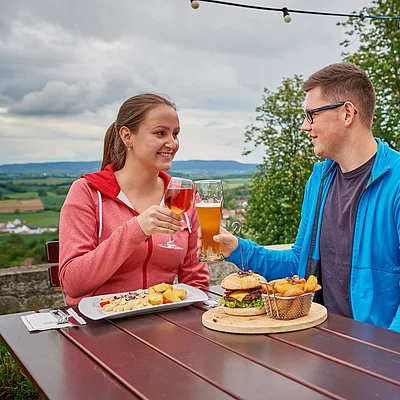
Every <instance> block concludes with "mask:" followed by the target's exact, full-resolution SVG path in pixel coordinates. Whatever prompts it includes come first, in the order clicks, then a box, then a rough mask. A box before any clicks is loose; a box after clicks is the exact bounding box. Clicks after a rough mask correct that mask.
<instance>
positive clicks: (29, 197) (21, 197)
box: [7, 192, 39, 200]
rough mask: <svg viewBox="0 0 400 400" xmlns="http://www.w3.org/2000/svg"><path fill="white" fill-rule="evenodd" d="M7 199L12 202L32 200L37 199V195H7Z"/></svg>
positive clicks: (26, 193)
mask: <svg viewBox="0 0 400 400" xmlns="http://www.w3.org/2000/svg"><path fill="white" fill-rule="evenodd" d="M7 197H8V198H9V199H12V200H34V199H38V198H39V195H38V194H37V192H25V193H13V194H9V195H7Z"/></svg>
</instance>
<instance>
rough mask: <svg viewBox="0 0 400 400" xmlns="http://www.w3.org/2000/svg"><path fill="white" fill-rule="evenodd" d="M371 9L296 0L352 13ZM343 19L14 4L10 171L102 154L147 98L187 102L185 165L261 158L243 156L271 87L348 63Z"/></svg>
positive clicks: (4, 45) (7, 40) (42, 1)
mask: <svg viewBox="0 0 400 400" xmlns="http://www.w3.org/2000/svg"><path fill="white" fill-rule="evenodd" d="M249 3H250V2H249ZM251 3H252V4H257V2H251ZM258 3H259V4H262V5H265V4H263V3H262V2H261V1H259V2H258ZM365 5H367V4H365V2H364V1H363V2H362V1H361V0H354V1H353V2H352V5H351V6H349V4H348V2H347V1H345V0H337V1H336V2H335V3H332V4H323V5H322V4H321V2H320V1H317V0H308V1H305V0H296V1H295V0H288V1H286V3H285V6H286V7H288V8H295V9H311V10H320V11H330V12H347V13H349V12H352V11H353V10H360V9H361V8H362V7H363V6H365ZM268 6H271V7H282V2H281V1H280V0H279V1H278V0H275V1H272V0H271V1H269V2H268ZM338 20H339V19H337V18H331V17H322V16H306V15H301V14H293V15H292V22H291V23H290V24H285V23H284V22H283V19H282V15H281V13H278V12H266V11H257V10H248V9H242V8H235V7H227V6H221V5H216V4H210V3H201V4H200V8H199V9H198V10H193V9H192V8H191V7H190V4H189V1H188V0H186V1H184V0H179V1H178V0H169V1H165V0H164V1H162V0H142V1H138V0H135V1H130V0H118V1H116V2H99V1H95V0H84V1H81V0H79V1H78V0H69V1H68V2H65V1H61V0H35V2H32V1H31V0H18V1H8V2H3V3H2V12H1V15H0V58H1V60H2V63H1V65H0V109H3V112H0V122H1V124H2V125H1V127H0V137H1V140H2V147H1V148H0V160H1V163H10V162H13V160H17V159H18V160H20V161H19V162H23V161H21V160H26V162H28V161H30V162H34V161H38V162H43V161H46V160H51V161H54V160H55V159H58V160H60V161H73V160H82V161H84V160H92V159H97V158H101V143H102V140H103V136H104V133H105V131H106V129H107V127H108V126H109V125H110V123H111V122H112V121H113V120H114V119H115V117H116V114H117V112H118V108H119V106H120V105H121V104H122V102H123V101H124V100H125V99H127V98H128V97H130V96H132V95H134V94H136V93H139V92H144V91H149V92H156V93H165V94H168V95H169V96H170V97H171V98H173V99H174V100H175V101H176V103H177V106H178V111H179V115H180V119H181V124H182V126H183V127H185V133H183V134H182V144H181V149H180V151H179V153H178V157H179V159H190V158H197V159H198V158H199V156H200V155H202V157H204V159H212V158H216V157H220V158H224V159H234V160H237V161H242V162H255V160H257V161H256V162H258V161H261V160H262V155H263V154H262V152H258V153H257V152H256V153H254V154H252V155H251V156H248V157H242V156H241V154H242V151H243V148H244V135H243V134H244V131H245V127H246V126H247V125H248V124H249V123H251V122H252V121H253V120H255V117H256V113H255V109H256V107H257V106H259V105H260V104H261V97H262V93H263V88H265V87H267V88H268V89H270V90H274V89H276V88H277V87H278V86H279V85H280V84H281V82H282V79H283V78H284V77H293V75H294V74H300V75H303V76H304V77H306V76H308V75H310V74H311V73H313V72H314V71H316V70H317V69H319V68H321V67H323V66H325V65H327V64H330V63H332V62H338V61H340V58H341V48H340V46H339V43H340V42H341V41H342V40H343V39H344V38H345V35H344V29H343V28H342V27H338V26H336V22H337V21H338ZM341 20H342V21H343V20H345V19H343V18H342V19H341ZM4 110H5V111H4ZM184 135H187V136H186V137H184ZM55 141H57V146H56V147H57V149H56V150H54V151H53V148H54V143H55ZM3 143H4V144H3ZM50 143H51V145H50ZM94 143H95V145H93V144H94ZM28 147H29V149H31V150H29V151H28V150H27V149H28ZM58 148H59V150H58ZM50 149H51V151H50ZM99 149H100V151H99Z"/></svg>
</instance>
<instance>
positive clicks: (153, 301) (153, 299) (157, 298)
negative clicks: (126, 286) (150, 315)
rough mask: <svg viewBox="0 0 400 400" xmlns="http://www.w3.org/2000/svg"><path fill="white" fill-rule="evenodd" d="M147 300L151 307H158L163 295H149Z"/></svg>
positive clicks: (161, 302)
mask: <svg viewBox="0 0 400 400" xmlns="http://www.w3.org/2000/svg"><path fill="white" fill-rule="evenodd" d="M147 298H148V299H149V303H150V304H151V305H152V306H158V305H159V304H163V295H162V294H161V293H151V294H148V295H147Z"/></svg>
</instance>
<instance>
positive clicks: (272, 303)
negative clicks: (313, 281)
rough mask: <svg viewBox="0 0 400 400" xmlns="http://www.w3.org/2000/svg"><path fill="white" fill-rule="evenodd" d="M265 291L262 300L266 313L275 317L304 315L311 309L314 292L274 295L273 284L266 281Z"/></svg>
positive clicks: (285, 317) (284, 317) (290, 317)
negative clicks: (296, 294) (284, 295)
mask: <svg viewBox="0 0 400 400" xmlns="http://www.w3.org/2000/svg"><path fill="white" fill-rule="evenodd" d="M267 289H268V291H267V293H266V294H263V295H262V297H263V300H264V305H265V309H266V310H267V315H269V316H270V317H272V318H275V319H295V318H300V317H305V316H306V315H307V314H308V313H309V312H310V309H311V304H312V301H313V298H314V292H310V293H305V294H302V295H300V296H293V297H282V296H276V295H275V290H274V285H271V284H270V283H267Z"/></svg>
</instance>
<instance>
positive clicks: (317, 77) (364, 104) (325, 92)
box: [302, 62, 376, 128]
mask: <svg viewBox="0 0 400 400" xmlns="http://www.w3.org/2000/svg"><path fill="white" fill-rule="evenodd" d="M316 87H318V88H319V89H320V90H321V96H322V98H323V99H324V100H326V101H327V102H331V103H335V102H340V101H351V102H352V103H353V104H354V107H355V108H356V110H357V111H358V114H359V116H360V120H361V122H362V123H363V124H364V125H365V126H367V127H368V128H371V127H372V118H373V116H374V111H375V103H376V95H375V89H374V86H373V84H372V82H371V81H370V79H369V78H368V76H367V74H366V73H365V71H363V70H362V69H361V68H359V67H357V66H356V65H354V64H352V63H350V62H342V63H337V64H331V65H328V66H327V67H325V68H322V69H321V70H319V71H317V72H315V73H314V74H312V75H311V76H310V77H309V78H308V79H307V80H306V81H305V82H304V83H303V85H302V90H303V91H305V92H309V91H310V90H312V89H314V88H316ZM322 105H323V104H322Z"/></svg>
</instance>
